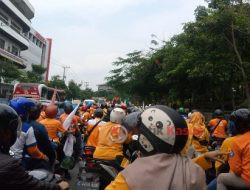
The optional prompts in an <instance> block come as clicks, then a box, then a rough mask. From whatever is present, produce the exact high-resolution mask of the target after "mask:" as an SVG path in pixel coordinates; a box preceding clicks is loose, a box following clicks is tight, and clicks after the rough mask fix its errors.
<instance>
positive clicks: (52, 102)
mask: <svg viewBox="0 0 250 190" xmlns="http://www.w3.org/2000/svg"><path fill="white" fill-rule="evenodd" d="M56 94H57V88H56V87H55V89H54V93H53V96H52V99H51V103H50V105H54V104H55V101H56Z"/></svg>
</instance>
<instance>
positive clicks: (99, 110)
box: [94, 108, 103, 118]
mask: <svg viewBox="0 0 250 190" xmlns="http://www.w3.org/2000/svg"><path fill="white" fill-rule="evenodd" d="M94 116H95V117H98V118H102V117H103V110H102V109H101V108H97V109H96V110H95V113H94Z"/></svg>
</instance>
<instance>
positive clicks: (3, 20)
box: [0, 12, 9, 25]
mask: <svg viewBox="0 0 250 190" xmlns="http://www.w3.org/2000/svg"><path fill="white" fill-rule="evenodd" d="M0 20H1V21H2V22H3V23H4V24H6V25H8V20H9V19H8V17H7V16H5V15H4V14H3V13H1V12H0Z"/></svg>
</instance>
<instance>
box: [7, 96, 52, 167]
mask: <svg viewBox="0 0 250 190" xmlns="http://www.w3.org/2000/svg"><path fill="white" fill-rule="evenodd" d="M9 105H10V107H12V108H13V109H14V110H15V111H16V112H17V113H18V115H19V116H20V117H21V119H22V128H21V130H22V132H21V134H20V136H19V137H18V138H17V139H16V142H15V144H14V145H13V146H12V147H11V151H12V152H13V153H14V157H15V158H17V159H21V160H22V163H23V165H24V167H25V169H27V170H28V169H29V170H32V169H34V168H32V167H33V165H30V164H29V162H27V160H29V159H35V160H36V162H38V161H41V162H44V160H45V161H49V159H48V157H47V156H46V155H45V154H44V153H42V152H41V151H40V150H39V148H38V146H37V140H36V138H35V135H34V129H33V127H32V126H31V125H30V124H29V123H28V118H29V115H30V110H31V108H32V107H35V106H36V104H35V102H34V101H32V100H30V99H26V98H16V99H12V100H11V101H10V102H9Z"/></svg>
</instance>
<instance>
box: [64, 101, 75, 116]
mask: <svg viewBox="0 0 250 190" xmlns="http://www.w3.org/2000/svg"><path fill="white" fill-rule="evenodd" d="M73 109H74V108H73V106H72V104H69V103H67V104H65V105H64V112H65V113H66V114H70V113H71V112H72V111H73Z"/></svg>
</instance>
